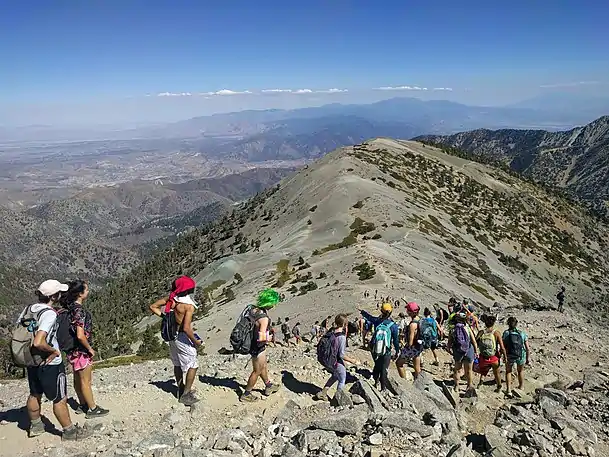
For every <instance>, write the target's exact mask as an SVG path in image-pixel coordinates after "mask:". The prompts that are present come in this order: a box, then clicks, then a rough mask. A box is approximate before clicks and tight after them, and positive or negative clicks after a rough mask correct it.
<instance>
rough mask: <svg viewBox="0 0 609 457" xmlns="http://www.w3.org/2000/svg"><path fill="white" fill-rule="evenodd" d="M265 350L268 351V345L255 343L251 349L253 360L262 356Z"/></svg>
mask: <svg viewBox="0 0 609 457" xmlns="http://www.w3.org/2000/svg"><path fill="white" fill-rule="evenodd" d="M265 350H266V344H256V343H254V344H253V345H252V348H251V349H250V356H252V358H253V359H255V358H256V357H258V356H259V355H260V354H262V353H263V352H264V351H265Z"/></svg>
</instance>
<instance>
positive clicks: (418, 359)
mask: <svg viewBox="0 0 609 457" xmlns="http://www.w3.org/2000/svg"><path fill="white" fill-rule="evenodd" d="M413 365H414V379H417V377H418V376H419V375H420V374H421V357H415V358H414V360H413Z"/></svg>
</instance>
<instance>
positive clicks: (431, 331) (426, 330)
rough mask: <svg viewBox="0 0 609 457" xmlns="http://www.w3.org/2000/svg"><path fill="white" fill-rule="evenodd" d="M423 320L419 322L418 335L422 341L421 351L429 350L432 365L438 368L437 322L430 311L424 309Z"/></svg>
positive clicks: (438, 334)
mask: <svg viewBox="0 0 609 457" xmlns="http://www.w3.org/2000/svg"><path fill="white" fill-rule="evenodd" d="M423 316H424V317H423V319H421V320H420V321H419V335H420V338H421V340H422V341H423V349H431V353H432V355H433V359H434V361H433V365H434V366H439V365H440V361H439V360H438V354H437V352H436V350H437V349H438V344H439V341H440V333H441V332H440V326H439V325H438V322H437V321H436V320H435V319H434V318H433V317H432V316H431V310H430V309H429V308H425V310H424V311H423Z"/></svg>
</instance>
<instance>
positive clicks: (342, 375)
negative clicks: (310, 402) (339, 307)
mask: <svg viewBox="0 0 609 457" xmlns="http://www.w3.org/2000/svg"><path fill="white" fill-rule="evenodd" d="M348 324H349V318H348V317H347V315H346V314H339V315H337V316H336V317H335V318H334V328H332V329H330V330H329V331H328V332H327V333H326V334H325V335H324V336H323V337H322V338H321V340H320V341H319V343H318V345H317V360H318V362H319V363H321V365H322V366H323V367H324V368H325V369H326V370H327V371H329V372H330V373H331V375H332V376H330V379H328V381H327V382H326V384H325V386H324V387H323V389H321V392H319V393H317V394H316V395H315V397H314V398H315V400H323V401H325V400H329V396H328V390H329V389H330V388H331V387H332V386H333V385H334V383H335V382H338V386H337V387H336V389H337V391H338V390H341V389H344V388H345V383H346V382H347V368H346V367H345V362H348V363H351V364H353V365H358V364H359V362H358V361H357V360H356V359H352V358H351V357H348V356H347V355H345V350H346V348H347V334H346V331H347V325H348Z"/></svg>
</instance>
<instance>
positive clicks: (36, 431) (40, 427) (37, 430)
mask: <svg viewBox="0 0 609 457" xmlns="http://www.w3.org/2000/svg"><path fill="white" fill-rule="evenodd" d="M44 432H45V430H44V423H43V422H42V421H38V422H32V425H30V433H29V434H28V436H29V437H30V438H34V437H35V436H39V435H42V434H43V433H44Z"/></svg>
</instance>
